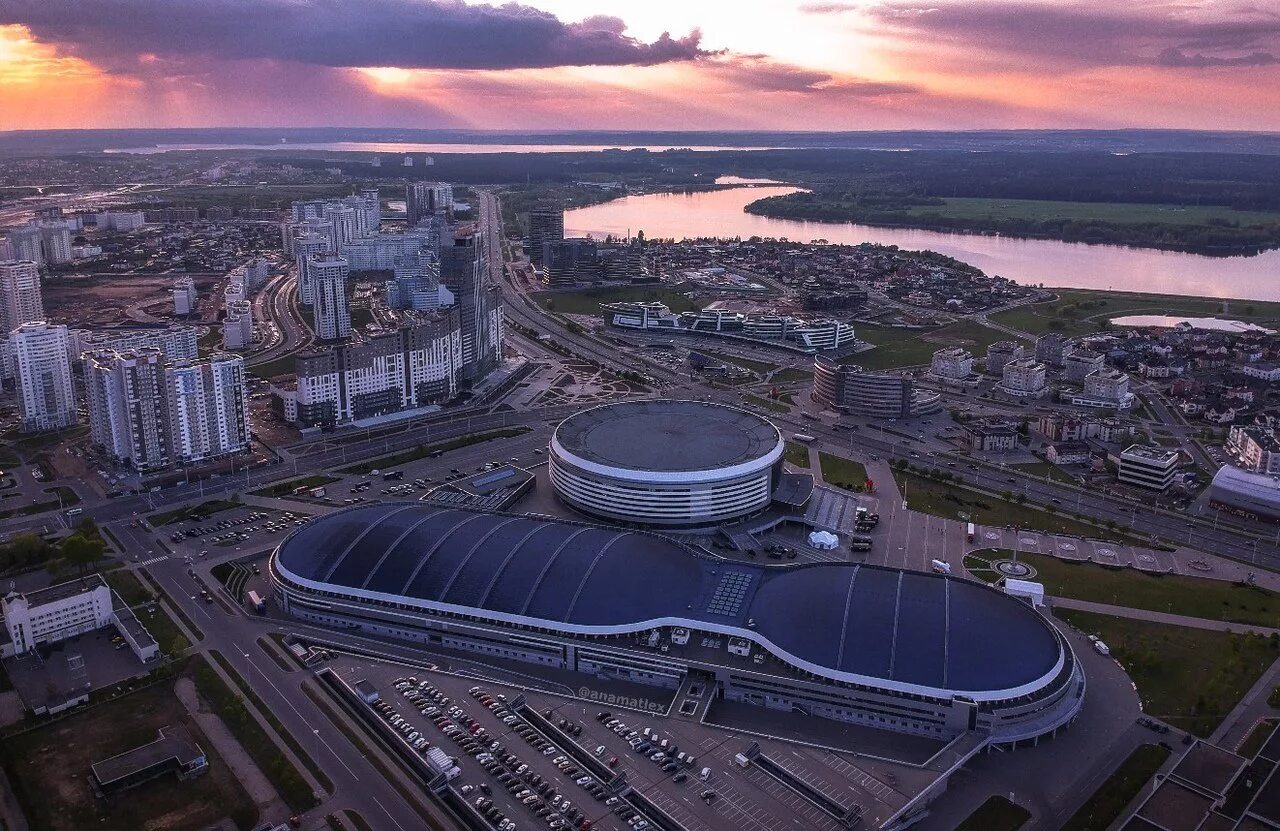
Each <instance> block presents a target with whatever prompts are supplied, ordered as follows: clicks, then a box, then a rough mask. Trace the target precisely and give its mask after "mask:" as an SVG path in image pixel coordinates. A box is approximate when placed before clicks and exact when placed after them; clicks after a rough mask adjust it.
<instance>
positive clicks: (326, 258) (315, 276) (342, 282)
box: [307, 254, 351, 340]
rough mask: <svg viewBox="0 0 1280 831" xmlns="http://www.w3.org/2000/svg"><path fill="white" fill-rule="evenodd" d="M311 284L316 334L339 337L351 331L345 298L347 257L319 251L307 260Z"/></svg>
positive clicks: (348, 308) (333, 338)
mask: <svg viewBox="0 0 1280 831" xmlns="http://www.w3.org/2000/svg"><path fill="white" fill-rule="evenodd" d="M307 273H308V274H309V275H310V278H311V284H312V289H311V291H312V301H313V302H312V310H313V312H314V315H315V325H316V337H318V338H320V339H321V340H339V339H341V338H345V337H348V336H350V334H351V308H350V305H349V302H348V300H347V261H346V260H345V259H343V258H342V257H339V256H336V255H331V254H322V255H319V256H315V257H312V258H311V259H310V260H309V261H308V262H307Z"/></svg>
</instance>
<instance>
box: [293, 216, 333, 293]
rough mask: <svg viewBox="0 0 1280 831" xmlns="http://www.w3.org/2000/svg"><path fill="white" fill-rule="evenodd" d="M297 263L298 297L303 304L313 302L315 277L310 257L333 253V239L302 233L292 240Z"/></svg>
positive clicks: (322, 235) (316, 234) (321, 235)
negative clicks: (312, 272)
mask: <svg viewBox="0 0 1280 831" xmlns="http://www.w3.org/2000/svg"><path fill="white" fill-rule="evenodd" d="M293 250H294V254H295V255H296V256H297V264H298V299H299V300H300V301H301V302H302V304H303V305H305V306H310V305H312V304H313V303H315V288H314V286H315V278H314V277H313V276H312V274H311V259H312V258H313V257H316V256H319V255H323V254H333V253H334V252H335V251H336V249H335V248H334V245H333V240H332V239H330V238H329V237H327V236H325V235H324V234H318V233H310V234H303V235H302V236H300V237H297V238H296V239H294V241H293Z"/></svg>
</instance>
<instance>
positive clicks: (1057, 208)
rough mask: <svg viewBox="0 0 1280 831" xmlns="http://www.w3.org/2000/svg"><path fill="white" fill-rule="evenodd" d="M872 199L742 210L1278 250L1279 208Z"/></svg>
mask: <svg viewBox="0 0 1280 831" xmlns="http://www.w3.org/2000/svg"><path fill="white" fill-rule="evenodd" d="M859 198H860V199H861V198H862V197H859ZM874 201H875V204H871V205H869V204H866V203H863V202H861V201H858V202H851V201H846V200H845V199H844V195H843V194H839V195H837V194H826V193H823V192H820V191H808V190H802V191H798V192H796V193H789V194H784V195H779V196H770V197H766V198H764V199H757V200H755V201H754V202H751V203H749V204H747V205H746V206H745V207H744V208H743V210H744V211H746V212H747V213H750V214H756V215H758V216H767V217H771V218H773V219H784V220H793V221H799V222H823V223H847V222H856V223H860V224H863V225H872V226H877V227H883V228H913V229H920V230H926V231H938V232H943V233H946V232H957V231H958V232H963V233H970V234H995V235H999V236H1006V237H1016V238H1019V239H1041V240H1057V241H1060V242H1069V243H1084V244H1086V245H1124V246H1129V247H1133V248H1148V249H1153V250H1158V251H1180V252H1184V253H1189V254H1199V255H1202V256H1208V257H1237V256H1255V255H1257V254H1260V253H1262V252H1263V251H1268V250H1272V249H1276V248H1280V212H1268V211H1238V210H1235V209H1233V208H1228V207H1218V206H1190V207H1188V206H1179V205H1158V204H1148V203H1109V202H1055V201H1047V200H1032V199H982V198H948V199H930V198H912V199H908V198H902V199H901V200H895V199H894V198H893V197H881V198H879V199H876V200H874Z"/></svg>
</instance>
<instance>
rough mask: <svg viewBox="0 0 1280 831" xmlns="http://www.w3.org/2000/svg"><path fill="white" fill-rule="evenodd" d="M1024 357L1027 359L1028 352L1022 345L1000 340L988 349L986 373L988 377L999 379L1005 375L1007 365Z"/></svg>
mask: <svg viewBox="0 0 1280 831" xmlns="http://www.w3.org/2000/svg"><path fill="white" fill-rule="evenodd" d="M1024 357H1026V351H1025V350H1024V349H1023V348H1022V345H1021V344H1018V343H1015V342H1014V341H1011V340H998V341H996V342H995V343H993V344H991V345H990V346H988V347H987V367H986V372H987V374H988V375H994V376H995V377H997V378H999V377H1001V376H1003V375H1004V365H1005V364H1007V363H1009V361H1016V360H1018V359H1019V358H1024Z"/></svg>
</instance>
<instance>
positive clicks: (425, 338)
mask: <svg viewBox="0 0 1280 831" xmlns="http://www.w3.org/2000/svg"><path fill="white" fill-rule="evenodd" d="M461 368H462V338H461V332H460V325H459V321H458V315H457V309H456V307H452V308H449V309H446V310H442V311H440V312H437V313H435V314H424V315H417V316H415V318H414V320H413V321H412V322H410V323H408V324H406V325H405V326H402V327H401V328H399V329H397V330H395V331H392V332H384V333H381V334H377V335H372V336H370V337H367V338H364V339H363V340H360V341H357V342H350V343H342V344H338V345H336V346H332V347H329V348H326V349H320V350H315V351H312V352H304V353H300V354H299V355H298V358H297V365H296V373H297V386H296V389H294V390H291V391H288V395H290V396H292V399H293V400H292V401H286V402H285V409H293V411H294V413H295V416H296V419H297V424H298V425H299V426H302V427H317V426H326V425H329V426H331V425H334V424H342V423H347V422H351V421H360V420H364V419H371V418H378V417H383V416H390V415H395V414H398V413H406V412H410V411H413V410H417V409H421V408H423V407H426V406H429V405H432V404H438V403H442V402H444V401H448V400H449V399H450V398H452V397H453V396H454V395H455V394H456V393H457V390H458V386H457V378H458V376H459V374H460V372H461Z"/></svg>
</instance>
